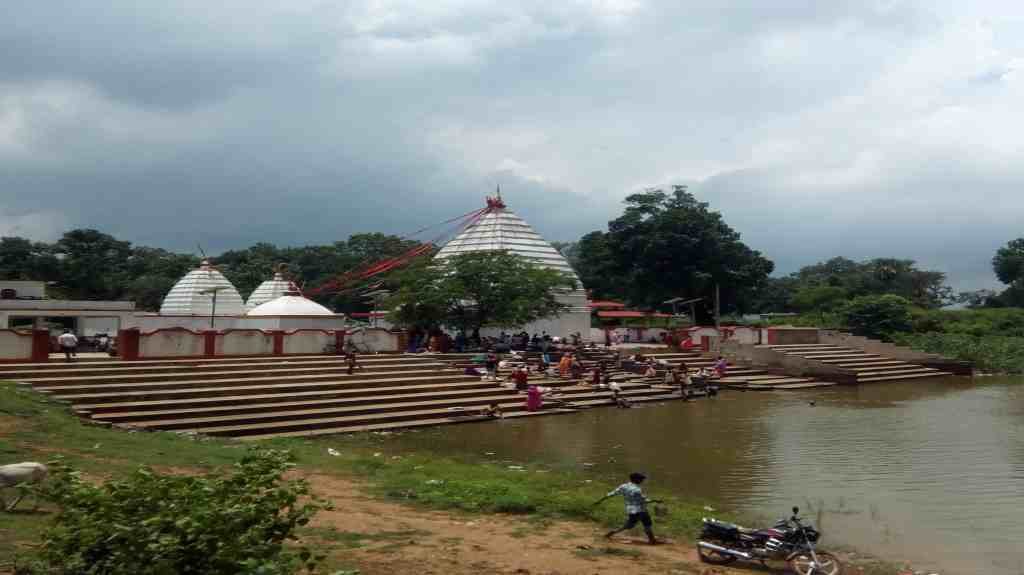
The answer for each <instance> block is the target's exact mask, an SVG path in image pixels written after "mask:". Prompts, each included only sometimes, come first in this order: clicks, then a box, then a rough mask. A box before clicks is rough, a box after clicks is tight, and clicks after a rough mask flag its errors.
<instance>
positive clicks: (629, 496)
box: [594, 473, 660, 545]
mask: <svg viewBox="0 0 1024 575" xmlns="http://www.w3.org/2000/svg"><path fill="white" fill-rule="evenodd" d="M644 479H647V476H646V475H644V474H643V473H630V474H629V483H623V484H622V485H620V486H618V487H616V488H615V489H614V490H613V491H611V492H609V493H608V495H605V496H604V497H602V498H601V499H598V500H597V501H596V502H595V503H594V505H600V504H601V503H604V501H605V500H606V499H608V498H610V497H615V496H616V495H621V496H622V498H623V499H624V500H625V501H626V523H625V524H624V525H623V526H622V527H620V528H618V529H615V530H612V531H609V532H608V533H606V534H605V537H606V538H608V539H611V538H612V536H613V535H615V534H616V533H619V532H620V531H627V530H629V529H632V528H634V527H636V524H637V523H641V524H642V525H643V526H644V533H646V534H647V541H648V542H649V543H650V544H651V545H657V544H658V540H657V539H655V538H654V531H653V530H652V529H651V526H652V525H653V523H654V522H653V521H652V520H651V514H650V513H648V512H647V504H648V503H660V501H659V500H657V499H648V498H647V497H645V496H644V492H643V490H642V489H640V484H641V483H643V482H644Z"/></svg>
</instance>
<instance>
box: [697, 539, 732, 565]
mask: <svg viewBox="0 0 1024 575" xmlns="http://www.w3.org/2000/svg"><path fill="white" fill-rule="evenodd" d="M707 542H708V543H714V544H715V545H721V546H722V547H727V546H728V544H727V543H726V542H725V541H718V540H715V539H708V540H707ZM697 555H698V556H700V560H701V561H703V562H705V563H710V564H712V565H725V564H728V563H732V562H733V561H735V560H736V556H735V555H728V554H726V553H719V552H718V551H712V550H710V549H704V548H703V547H701V546H700V545H697Z"/></svg>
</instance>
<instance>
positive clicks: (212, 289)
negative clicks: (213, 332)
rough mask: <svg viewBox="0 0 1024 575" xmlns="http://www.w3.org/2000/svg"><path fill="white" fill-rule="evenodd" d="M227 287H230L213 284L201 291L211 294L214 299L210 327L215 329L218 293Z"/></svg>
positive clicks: (211, 307) (211, 306)
mask: <svg viewBox="0 0 1024 575" xmlns="http://www.w3.org/2000/svg"><path fill="white" fill-rule="evenodd" d="M225 289H228V287H227V286H213V287H208V288H206V289H204V290H201V291H200V292H199V293H201V294H211V299H212V301H211V303H210V329H213V322H214V318H215V317H216V316H217V293H218V292H220V290H225Z"/></svg>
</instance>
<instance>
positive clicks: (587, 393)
mask: <svg viewBox="0 0 1024 575" xmlns="http://www.w3.org/2000/svg"><path fill="white" fill-rule="evenodd" d="M502 391H504V393H503V394H500V395H485V396H474V397H465V398H460V399H459V400H458V401H451V400H438V399H425V400H420V401H405V402H390V403H376V404H365V405H354V406H333V407H314V408H308V409H285V410H276V411H266V412H259V413H245V414H237V415H211V416H206V417H199V416H195V417H180V418H177V419H173V418H159V419H137V420H135V421H133V422H132V423H131V424H130V426H131V427H140V428H152V429H161V430H171V431H173V430H183V429H196V428H204V429H209V428H214V427H224V426H236V425H239V424H242V425H248V424H270V423H297V422H301V421H304V420H307V419H324V418H335V417H357V416H372V417H374V418H378V416H384V414H399V413H400V414H402V416H403V417H402V418H403V419H405V418H407V417H408V418H410V419H414V418H415V417H413V415H414V414H418V413H419V412H420V411H422V410H445V411H452V408H465V409H467V410H470V411H472V410H480V409H483V408H484V407H486V406H487V405H489V404H491V403H495V402H497V403H499V404H500V405H501V406H502V409H506V410H515V409H518V408H519V407H521V408H522V409H525V405H526V396H525V395H523V394H519V393H516V392H515V391H508V390H502ZM622 395H623V396H624V397H628V398H632V397H634V396H636V397H644V396H647V395H652V393H651V392H650V390H649V389H636V390H624V391H623V393H622ZM610 398H611V393H609V392H596V391H592V390H585V389H581V390H578V391H577V392H576V393H563V394H562V397H561V398H560V399H562V400H563V401H571V402H575V401H583V400H604V401H607V400H609V399H610ZM94 419H97V420H100V421H112V418H110V417H109V416H100V417H94Z"/></svg>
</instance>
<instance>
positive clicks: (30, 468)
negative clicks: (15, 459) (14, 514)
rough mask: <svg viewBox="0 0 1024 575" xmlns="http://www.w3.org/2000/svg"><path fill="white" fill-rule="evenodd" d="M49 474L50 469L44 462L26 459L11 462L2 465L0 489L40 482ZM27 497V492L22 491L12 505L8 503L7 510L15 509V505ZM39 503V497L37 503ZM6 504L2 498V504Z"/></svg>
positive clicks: (0, 501) (0, 504)
mask: <svg viewBox="0 0 1024 575" xmlns="http://www.w3.org/2000/svg"><path fill="white" fill-rule="evenodd" d="M48 474H49V470H48V469H47V468H46V466H45V465H43V464H42V463H36V462H35V461H25V462H22V463H11V464H9V465H0V489H4V488H7V487H17V486H19V485H30V484H33V483H40V482H42V481H43V480H44V479H46V476H47V475H48ZM24 497H25V493H24V492H22V493H21V494H20V495H18V497H17V498H15V499H14V501H12V502H11V504H10V505H7V511H13V510H14V507H15V506H16V505H17V504H18V503H20V502H21V500H22V498H24ZM38 504H39V501H38V499H37V500H36V505H38ZM3 505H4V501H3V499H2V498H0V506H3Z"/></svg>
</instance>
